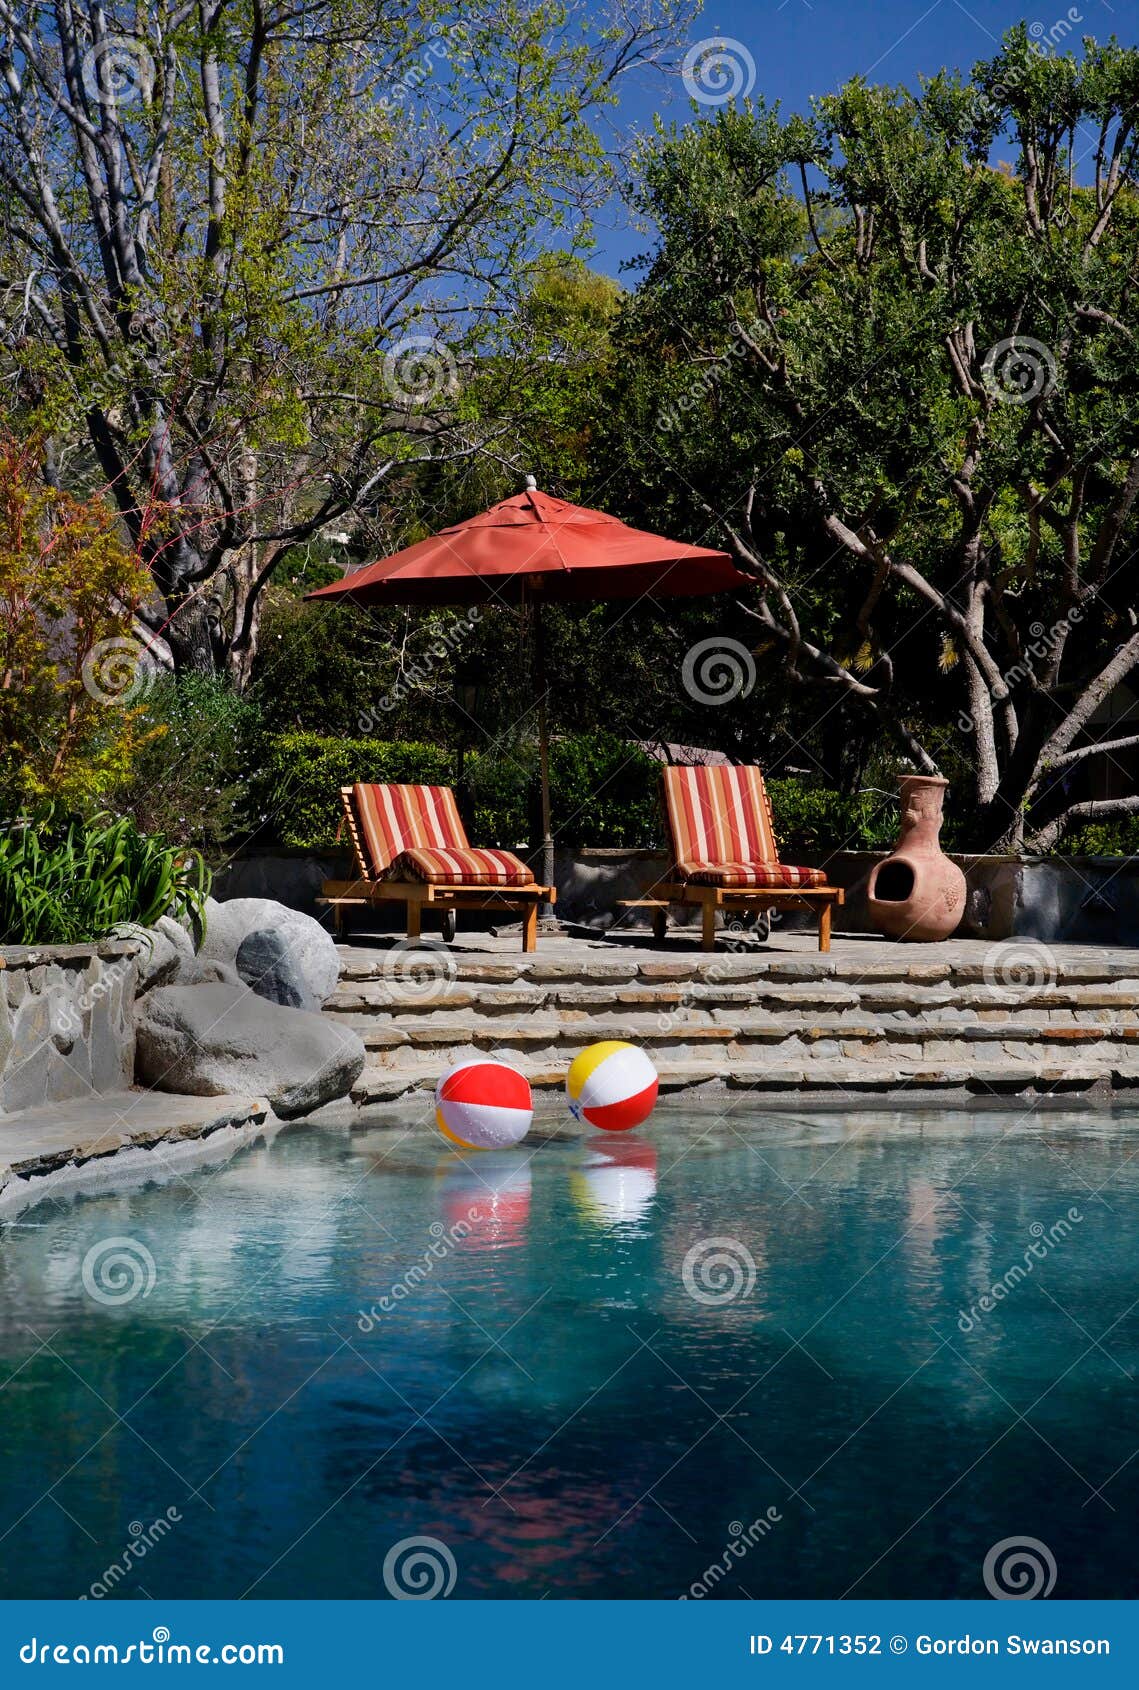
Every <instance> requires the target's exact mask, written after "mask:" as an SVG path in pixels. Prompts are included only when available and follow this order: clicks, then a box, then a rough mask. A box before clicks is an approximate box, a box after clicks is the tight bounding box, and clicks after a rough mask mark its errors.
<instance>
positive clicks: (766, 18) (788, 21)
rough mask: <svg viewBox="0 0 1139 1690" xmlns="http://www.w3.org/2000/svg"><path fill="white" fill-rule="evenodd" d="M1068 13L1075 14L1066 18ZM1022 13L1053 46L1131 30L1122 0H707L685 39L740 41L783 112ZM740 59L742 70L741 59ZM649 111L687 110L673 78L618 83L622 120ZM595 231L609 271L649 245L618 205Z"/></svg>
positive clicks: (954, 56)
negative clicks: (1073, 0)
mask: <svg viewBox="0 0 1139 1690" xmlns="http://www.w3.org/2000/svg"><path fill="white" fill-rule="evenodd" d="M1070 11H1071V13H1074V14H1080V17H1079V18H1074V19H1073V21H1071V22H1070V23H1069V21H1068V20H1069V14H1070ZM1021 19H1023V20H1024V21H1025V22H1026V23H1027V24H1028V25H1029V26H1030V28H1031V27H1032V26H1033V25H1036V26H1038V27H1037V28H1035V29H1033V31H1032V32H1033V34H1034V35H1035V36H1036V37H1037V38H1041V37H1044V38H1047V36H1048V35H1049V34H1052V37H1053V39H1054V40H1056V41H1057V42H1058V44H1059V50H1061V51H1063V50H1065V49H1066V48H1069V47H1070V48H1073V49H1074V50H1075V51H1076V52H1079V50H1080V40H1081V37H1082V36H1084V35H1093V36H1095V37H1096V38H1097V39H1098V40H1105V39H1106V38H1107V37H1108V36H1110V35H1112V34H1115V35H1117V36H1118V37H1119V38H1120V40H1122V41H1133V40H1134V37H1135V10H1134V7H1133V5H1130V4H1127V0H1077V3H1076V4H1075V5H1074V6H1072V5H1071V4H1070V0H708V3H707V4H706V5H705V7H704V10H703V11H702V12H701V13H700V14H699V15H698V17H697V18H696V21H695V22H694V24H693V26H692V29H691V31H690V40H691V41H692V42H697V41H700V40H702V39H704V38H706V37H709V36H721V37H727V38H729V39H730V40H731V41H733V42H738V43H740V45H741V46H742V47H743V48H744V49H745V51H746V53H747V54H749V55H750V57H751V60H752V61H754V65H755V85H754V90H753V92H754V93H755V94H762V95H763V96H764V97H765V98H767V99H769V100H780V101H782V103H783V106H784V110H785V112H789V111H791V110H802V109H805V108H806V106H807V102H808V100H809V99H810V97H811V95H812V94H822V93H827V92H828V91H829V90H831V89H833V88H835V87H837V86H838V85H839V84H840V83H842V82H845V81H846V80H847V79H848V78H849V77H852V76H857V75H860V74H861V75H862V76H865V77H867V78H868V79H870V80H872V81H875V82H889V83H907V84H909V85H911V86H912V85H915V84H916V81H917V78H918V76H919V74H933V72H935V71H938V70H940V69H942V67H956V68H958V69H961V70H963V71H968V69H969V68H970V66H972V65H973V64H974V63H975V62H976V60H978V59H982V58H988V57H989V56H991V54H993V53H994V52H996V50H997V47H998V46H999V44H1000V39H1001V35H1002V34H1003V32H1004V31H1005V30H1006V29H1008V28H1009V27H1010V25H1012V24H1014V23H1017V22H1018V21H1020V20H1021ZM1057 25H1059V26H1060V28H1059V30H1058V31H1057V30H1056V26H1057ZM1069 29H1070V34H1067V35H1066V37H1064V31H1066V30H1069ZM1062 37H1063V38H1062ZM735 56H736V57H737V59H739V55H738V54H737V55H735ZM740 62H741V63H742V64H743V65H744V72H745V74H747V73H748V68H749V67H748V66H747V64H746V61H745V60H743V59H740ZM709 109H714V108H709ZM656 111H659V112H660V113H661V114H662V115H663V116H664V117H665V118H666V119H668V120H669V121H674V122H676V123H684V122H686V121H688V120H689V119H690V118H691V116H692V106H691V102H690V99H689V96H688V94H687V92H686V91H685V89H684V86H683V84H682V82H681V80H680V78H679V76H677V77H674V78H670V79H665V78H664V77H659V76H658V77H653V78H651V79H649V78H642V79H640V80H639V81H632V80H631V81H630V82H629V83H627V84H626V86H625V88H624V90H623V93H622V99H621V116H622V118H623V120H624V121H625V122H633V123H636V124H637V125H638V127H641V128H649V127H650V126H651V124H652V118H653V113H654V112H656ZM622 225H624V226H622ZM597 236H598V252H597V255H596V257H595V258H594V260H593V262H594V264H595V266H596V268H597V269H599V270H604V271H606V272H608V273H610V274H617V273H618V269H619V266H620V264H621V262H622V260H624V259H627V258H630V257H632V256H634V255H636V254H638V253H640V252H643V251H644V250H645V248H646V246H647V244H648V242H647V240H646V238H645V236H643V235H638V234H637V233H636V231H634V230H632V229H630V228H629V227H628V226H627V223H626V220H625V218H624V217H623V216H622V214H621V212H620V209H619V208H618V207H613V208H612V209H611V210H610V212H608V213H607V214H606V216H605V218H604V219H603V220H602V222H601V223H600V224H599V226H598V229H597ZM629 279H630V278H628V277H626V280H627V281H628V280H629Z"/></svg>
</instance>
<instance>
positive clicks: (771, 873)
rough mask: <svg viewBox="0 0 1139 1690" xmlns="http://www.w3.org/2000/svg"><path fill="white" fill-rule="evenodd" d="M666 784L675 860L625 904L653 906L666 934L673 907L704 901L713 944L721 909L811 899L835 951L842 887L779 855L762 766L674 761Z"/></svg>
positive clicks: (656, 927) (825, 942)
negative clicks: (679, 764) (834, 919)
mask: <svg viewBox="0 0 1139 1690" xmlns="http://www.w3.org/2000/svg"><path fill="white" fill-rule="evenodd" d="M662 787H663V793H664V802H665V810H666V813H667V817H668V827H669V832H670V833H671V835H672V856H673V866H672V868H671V869H670V871H669V873H668V875H667V877H666V878H665V879H664V880H663V881H661V882H659V883H658V884H657V885H656V886H654V887H652V888H651V890H650V891H649V892H648V893H646V894H645V896H644V897H642V898H629V899H626V900H623V902H622V906H621V907H623V908H626V909H636V908H640V909H646V908H647V909H651V910H652V912H653V933H654V935H655V936H656V938H657V939H663V938H664V935H665V931H666V929H667V925H668V911H669V908H670V907H671V906H672V905H674V904H686V905H689V906H691V905H697V906H699V908H700V912H701V942H702V944H703V947H704V949H705V950H706V951H710V950H713V949H714V948H715V944H716V913H717V911H718V910H725V911H743V912H747V913H751V912H753V911H754V912H759V911H761V910H768V909H772V908H774V907H777V906H780V905H787V904H790V905H793V906H794V905H805V906H806V907H807V908H808V909H812V910H817V912H818V918H819V949H820V951H829V950H830V947H831V909H832V907H833V906H834V905H835V904H841V903H842V901H843V893H842V889H841V888H840V887H838V886H828V885H827V884H826V875H825V874H824V873H823V871H822V869H817V868H796V867H793V866H792V865H791V864H790V863H783V862H780V860H779V847H778V845H777V843H776V839H775V827H774V824H773V821H772V816H771V800H770V799H769V798H768V796H767V788H766V787H765V786H764V784H763V775H762V774H761V773H760V771H759V770H758V769H753V768H732V767H727V766H723V765H716V766H711V765H709V766H706V767H700V768H691V769H689V768H667V769H665V771H664V774H663V777H662Z"/></svg>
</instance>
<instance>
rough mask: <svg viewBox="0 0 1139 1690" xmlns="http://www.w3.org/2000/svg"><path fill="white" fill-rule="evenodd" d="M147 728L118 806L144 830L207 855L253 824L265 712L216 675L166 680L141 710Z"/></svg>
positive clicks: (116, 802)
mask: <svg viewBox="0 0 1139 1690" xmlns="http://www.w3.org/2000/svg"><path fill="white" fill-rule="evenodd" d="M139 718H140V726H141V727H142V728H143V730H144V736H143V742H142V745H141V748H140V750H139V751H138V752H137V753H136V754H135V757H134V760H133V763H132V765H131V772H130V778H129V780H128V781H126V782H124V783H123V784H122V785H121V786H120V787H119V788H118V789H117V790H116V792H115V793H114V794H113V802H114V807H115V809H116V810H117V811H119V812H120V813H121V814H124V815H129V816H131V817H132V818H133V820H134V821H135V822H136V823H137V824H138V826H139V828H140V829H141V830H142V831H143V832H144V833H158V834H163V835H165V836H166V837H167V838H174V839H181V840H185V841H186V843H187V844H190V845H194V846H197V847H198V849H200V850H202V851H204V852H205V853H206V854H207V855H212V856H216V855H218V854H220V851H221V848H222V847H223V846H224V845H226V844H228V843H230V842H231V841H232V840H234V839H235V838H237V837H238V835H239V834H241V833H242V832H243V831H244V830H245V829H246V828H247V827H248V825H249V821H250V817H249V803H248V781H249V775H250V771H251V770H252V769H253V768H255V767H256V761H257V738H258V732H259V728H260V711H259V709H258V707H257V705H256V703H254V702H253V700H251V699H249V698H243V697H242V696H241V695H240V694H239V693H236V692H235V691H234V690H233V688H232V686H231V685H230V684H229V682H228V681H226V680H224V679H222V678H220V677H216V676H213V675H193V674H191V675H183V676H181V677H179V679H177V680H175V679H174V677H173V676H171V675H164V676H163V677H162V678H161V679H160V680H158V681H156V682H155V684H154V686H153V688H152V689H151V690H150V691H149V692H148V693H147V694H146V696H145V699H144V700H143V701H142V704H141V708H140V710H139Z"/></svg>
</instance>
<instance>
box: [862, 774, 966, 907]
mask: <svg viewBox="0 0 1139 1690" xmlns="http://www.w3.org/2000/svg"><path fill="white" fill-rule="evenodd" d="M948 785H949V782H948V781H947V780H942V779H941V777H940V776H938V775H906V776H905V777H904V778H903V780H902V782H901V787H902V825H901V831H900V832H899V834H898V843H897V844H896V845H895V846H894V849H893V851H892V852H891V854H890V856H888V857H887V858H886V860H885V862H882V863H878V864H876V865H875V867H874V868H873V869H871V871H870V881H869V884H868V886H867V888H866V897H867V903H868V906H869V913H870V920H871V923H872V924H873V926H875V927H876V928H877V929H878V931H879V933H886V934H888V935H889V936H890V937H891V938H893V939H926V940H928V939H948V937H949V935H950V934H951V933H952V932H953V930H954V928H955V927H956V926H957V923H958V922H959V921H960V920H961V917H962V915H963V914H964V912H965V876H964V875H963V874H962V872H961V870H960V869H959V868H958V867H957V864H956V863H951V862H950V860H949V858H948V857H947V856H946V855H945V852H944V851H943V850H942V849H941V845H940V843H939V837H938V836H939V835H940V833H941V806H942V803H943V801H944V799H945V788H946V787H947V786H948Z"/></svg>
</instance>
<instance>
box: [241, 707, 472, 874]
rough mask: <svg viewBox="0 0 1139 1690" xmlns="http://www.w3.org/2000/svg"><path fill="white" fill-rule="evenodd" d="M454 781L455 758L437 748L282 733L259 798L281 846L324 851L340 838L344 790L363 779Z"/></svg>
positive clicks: (270, 749)
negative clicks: (342, 789)
mask: <svg viewBox="0 0 1139 1690" xmlns="http://www.w3.org/2000/svg"><path fill="white" fill-rule="evenodd" d="M453 779H454V759H453V757H452V756H451V754H450V753H449V752H447V751H444V750H442V749H440V747H439V746H437V745H420V744H417V743H416V742H415V741H413V740H405V741H399V742H396V741H392V740H380V739H325V738H324V737H323V736H322V735H321V734H313V733H292V734H278V735H277V736H276V737H275V738H274V739H271V740H270V741H269V742H268V745H267V747H266V752H265V758H264V761H263V763H262V766H261V770H260V773H259V776H258V779H257V782H256V795H255V796H256V800H257V807H258V810H259V817H260V820H261V822H262V823H263V825H264V827H265V829H266V831H267V832H269V833H271V834H272V836H273V837H274V838H275V839H278V840H279V841H280V842H281V844H282V845H295V846H300V847H303V848H306V849H311V850H320V849H324V848H325V847H326V846H329V845H331V844H332V842H333V840H334V839H335V838H336V830H337V828H338V826H339V823H340V799H339V796H338V792H339V788H340V787H342V786H350V785H351V784H352V782H353V781H358V780H361V781H374V782H376V783H380V784H382V783H384V782H389V781H412V782H415V781H422V782H424V783H426V784H429V785H434V786H450V785H451V784H452V781H453Z"/></svg>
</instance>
